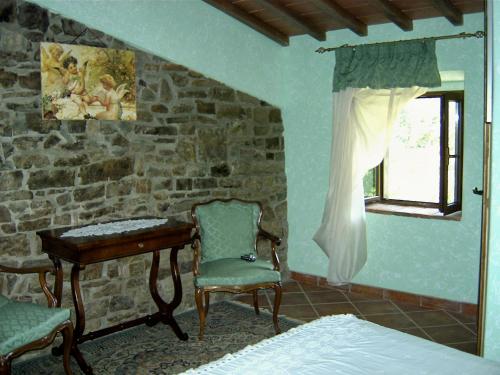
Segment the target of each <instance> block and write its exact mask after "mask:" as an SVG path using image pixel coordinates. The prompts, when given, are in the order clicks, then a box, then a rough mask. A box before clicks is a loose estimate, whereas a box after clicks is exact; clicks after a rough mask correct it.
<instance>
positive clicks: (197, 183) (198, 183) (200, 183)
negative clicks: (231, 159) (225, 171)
mask: <svg viewBox="0 0 500 375" xmlns="http://www.w3.org/2000/svg"><path fill="white" fill-rule="evenodd" d="M216 187H217V180H216V179H215V178H196V179H194V188H195V189H214V188H216Z"/></svg>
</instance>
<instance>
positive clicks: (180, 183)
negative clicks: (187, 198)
mask: <svg viewBox="0 0 500 375" xmlns="http://www.w3.org/2000/svg"><path fill="white" fill-rule="evenodd" d="M192 188H193V180H192V179H190V178H178V179H176V180H175V190H176V191H183V190H188V191H189V190H191V189H192Z"/></svg>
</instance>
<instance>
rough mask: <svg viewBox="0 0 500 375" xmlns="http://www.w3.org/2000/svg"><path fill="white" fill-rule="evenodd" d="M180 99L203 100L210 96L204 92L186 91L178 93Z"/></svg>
mask: <svg viewBox="0 0 500 375" xmlns="http://www.w3.org/2000/svg"><path fill="white" fill-rule="evenodd" d="M177 95H178V96H179V98H180V99H182V98H194V99H203V98H206V97H207V96H208V94H207V92H206V91H204V90H186V91H179V92H178V93H177Z"/></svg>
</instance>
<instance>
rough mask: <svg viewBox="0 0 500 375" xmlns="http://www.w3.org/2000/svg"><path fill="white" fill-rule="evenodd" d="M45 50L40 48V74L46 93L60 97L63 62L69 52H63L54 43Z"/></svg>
mask: <svg viewBox="0 0 500 375" xmlns="http://www.w3.org/2000/svg"><path fill="white" fill-rule="evenodd" d="M47 50H48V51H47ZM47 50H46V49H45V48H43V47H41V54H42V59H41V61H42V64H41V72H42V79H43V82H44V86H45V89H46V91H47V92H49V93H52V94H53V95H54V96H57V95H61V93H62V92H63V91H64V83H63V76H64V74H65V69H64V67H63V62H64V60H65V59H66V58H67V57H68V56H69V54H70V53H71V50H68V51H66V52H64V49H63V48H62V47H61V46H60V45H59V44H55V43H54V44H50V45H49V46H48V48H47Z"/></svg>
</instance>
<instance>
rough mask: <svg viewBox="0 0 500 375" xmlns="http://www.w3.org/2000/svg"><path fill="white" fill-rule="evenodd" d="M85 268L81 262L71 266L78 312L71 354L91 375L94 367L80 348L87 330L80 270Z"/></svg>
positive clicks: (73, 291)
mask: <svg viewBox="0 0 500 375" xmlns="http://www.w3.org/2000/svg"><path fill="white" fill-rule="evenodd" d="M84 269H85V266H83V265H79V264H73V268H71V293H72V295H73V304H74V306H75V312H76V323H75V331H74V334H73V345H72V347H71V354H72V355H73V357H75V359H76V362H78V366H80V368H81V369H82V371H83V372H84V373H85V374H87V375H91V374H93V371H92V367H90V366H89V365H88V364H87V362H86V361H85V358H83V355H82V353H81V352H80V350H79V349H78V341H79V339H80V338H81V337H82V336H83V332H84V331H85V309H84V305H83V298H82V292H81V290H80V271H81V270H84Z"/></svg>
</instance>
